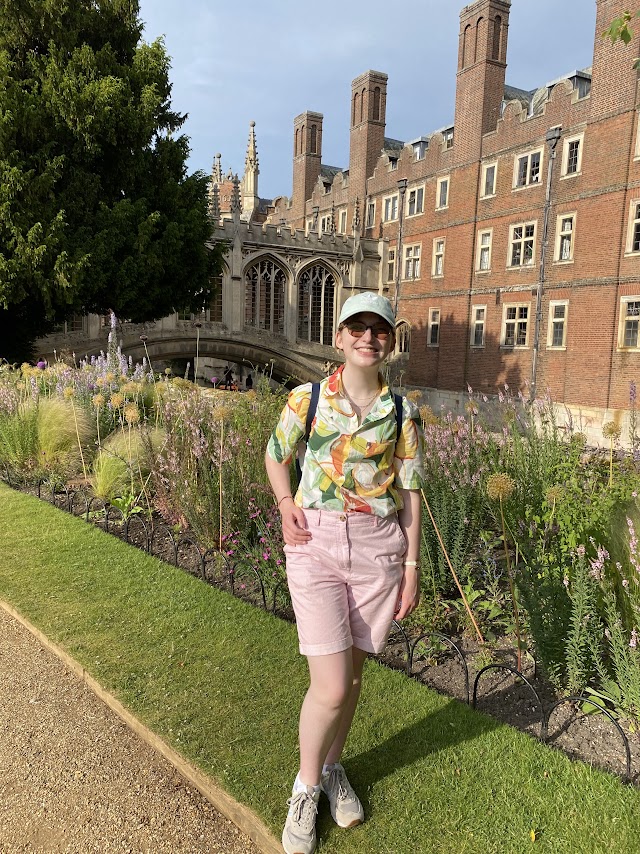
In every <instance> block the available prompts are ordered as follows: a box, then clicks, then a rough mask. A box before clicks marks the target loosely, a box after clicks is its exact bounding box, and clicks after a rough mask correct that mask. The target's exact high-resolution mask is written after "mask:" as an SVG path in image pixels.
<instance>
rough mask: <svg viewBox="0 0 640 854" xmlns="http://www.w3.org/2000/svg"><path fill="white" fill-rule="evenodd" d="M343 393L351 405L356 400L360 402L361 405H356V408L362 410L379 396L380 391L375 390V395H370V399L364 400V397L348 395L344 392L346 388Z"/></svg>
mask: <svg viewBox="0 0 640 854" xmlns="http://www.w3.org/2000/svg"><path fill="white" fill-rule="evenodd" d="M343 388H344V386H343ZM344 393H345V394H346V395H347V397H348V398H349V400H350V401H351V403H353V402H354V401H356V400H357V401H362V402H361V403H358V404H357V405H358V408H359V409H364V407H365V406H366V405H367V404H368V403H371V401H372V400H375V398H376V397H377V396H378V395H379V394H380V389H379V388H377V389H376V391H375V394H372V395H371V397H366V398H365V397H353V396H352V395H350V394H349V392H348V391H347V390H346V388H345V389H344Z"/></svg>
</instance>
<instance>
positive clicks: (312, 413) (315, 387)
mask: <svg viewBox="0 0 640 854" xmlns="http://www.w3.org/2000/svg"><path fill="white" fill-rule="evenodd" d="M319 397H320V383H311V400H310V401H309V409H308V411H307V422H306V424H305V430H304V441H305V442H308V441H309V436H310V435H311V426H312V425H313V419H314V418H315V417H316V409H317V408H318V398H319Z"/></svg>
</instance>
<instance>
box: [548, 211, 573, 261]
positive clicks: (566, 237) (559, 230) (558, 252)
mask: <svg viewBox="0 0 640 854" xmlns="http://www.w3.org/2000/svg"><path fill="white" fill-rule="evenodd" d="M576 218H577V212H576V211H567V212H566V213H561V214H558V216H557V217H556V242H555V249H554V252H553V261H554V263H555V264H573V257H574V252H575V246H576ZM569 220H570V221H571V228H569V229H567V228H566V226H565V222H568V221H569ZM567 245H568V246H569V250H568V254H566V246H567ZM563 255H564V257H563Z"/></svg>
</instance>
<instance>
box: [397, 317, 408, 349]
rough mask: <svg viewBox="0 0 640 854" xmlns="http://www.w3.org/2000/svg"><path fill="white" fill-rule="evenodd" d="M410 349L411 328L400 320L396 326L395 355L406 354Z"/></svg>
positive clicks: (404, 321)
mask: <svg viewBox="0 0 640 854" xmlns="http://www.w3.org/2000/svg"><path fill="white" fill-rule="evenodd" d="M410 347H411V326H409V324H408V323H407V321H406V320H401V321H400V323H398V325H397V326H396V353H408V352H409V349H410Z"/></svg>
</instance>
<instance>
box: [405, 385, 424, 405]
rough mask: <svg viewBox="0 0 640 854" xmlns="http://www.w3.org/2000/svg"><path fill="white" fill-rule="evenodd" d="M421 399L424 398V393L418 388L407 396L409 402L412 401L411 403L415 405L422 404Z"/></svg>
mask: <svg viewBox="0 0 640 854" xmlns="http://www.w3.org/2000/svg"><path fill="white" fill-rule="evenodd" d="M421 398H422V392H421V391H419V390H418V389H417V388H416V389H414V390H413V391H410V392H409V393H408V394H407V400H410V401H411V403H415V404H417V403H419V402H420V399H421Z"/></svg>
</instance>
